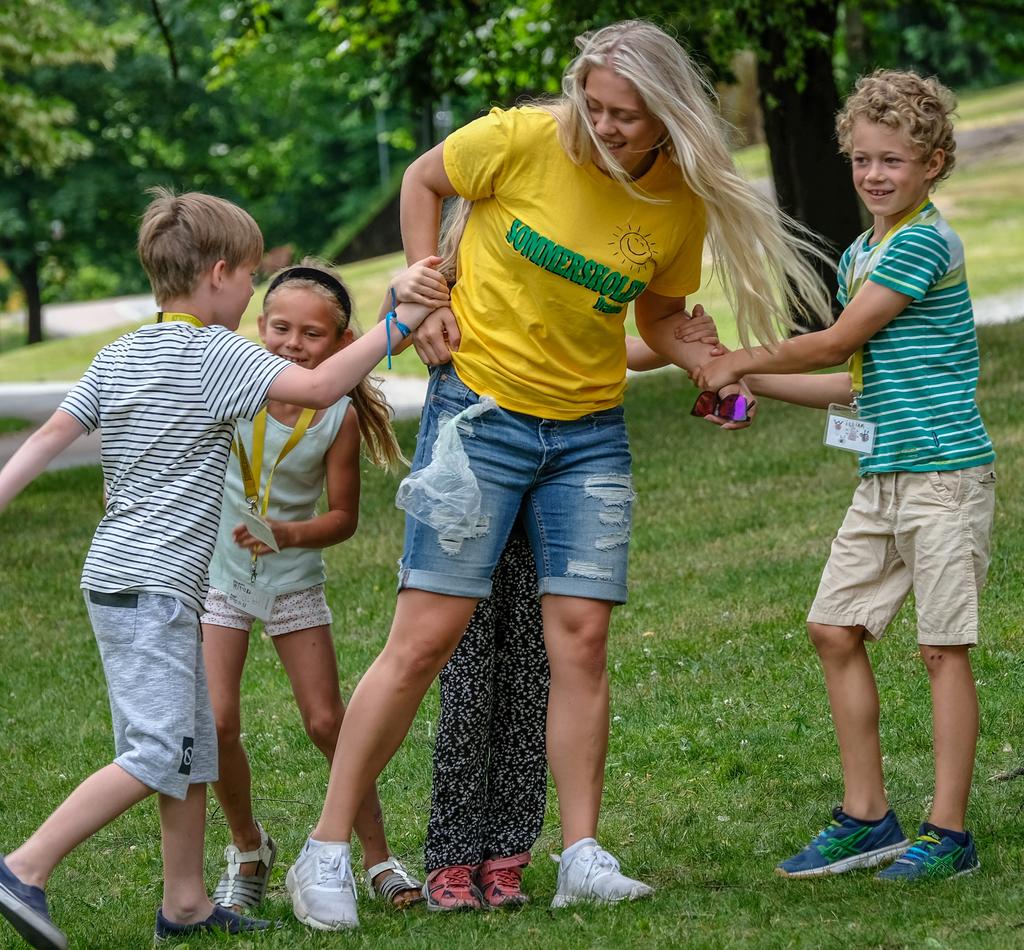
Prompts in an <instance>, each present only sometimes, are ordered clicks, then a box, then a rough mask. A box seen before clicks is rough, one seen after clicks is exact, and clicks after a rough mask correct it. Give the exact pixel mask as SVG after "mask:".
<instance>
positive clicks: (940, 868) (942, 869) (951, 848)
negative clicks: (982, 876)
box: [875, 825, 981, 881]
mask: <svg viewBox="0 0 1024 950" xmlns="http://www.w3.org/2000/svg"><path fill="white" fill-rule="evenodd" d="M963 837H964V841H963V843H962V844H961V843H960V842H958V841H956V840H955V839H954V838H952V837H950V836H949V835H948V834H943V833H942V829H940V828H936V827H934V826H932V825H921V828H920V830H919V831H918V833H917V839H916V840H915V841H914V843H913V845H911V847H910V850H909V851H907V853H906V854H904V855H903V856H902V857H901V858H899V859H898V860H896V861H894V862H893V863H892V864H890V865H889V867H887V868H886V869H885V870H884V871H879V873H878V874H876V875H875V876H876V877H877V878H878V879H879V880H880V881H938V880H942V879H943V878H950V877H960V875H961V874H970V873H971V872H972V871H977V870H978V868H980V867H981V862H980V861H979V860H978V851H977V849H976V848H975V847H974V838H973V837H972V836H971V833H970V832H969V831H965V832H964V834H963Z"/></svg>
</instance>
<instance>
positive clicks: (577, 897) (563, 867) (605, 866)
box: [551, 841, 654, 908]
mask: <svg viewBox="0 0 1024 950" xmlns="http://www.w3.org/2000/svg"><path fill="white" fill-rule="evenodd" d="M552 857H554V855H552ZM556 860H557V861H558V887H557V889H556V890H555V897H554V899H553V900H552V901H551V906H552V908H556V907H568V906H569V905H570V904H576V903H579V902H581V901H587V902H590V903H596V904H617V903H618V902H619V901H635V900H639V899H640V898H641V897H650V896H651V894H653V893H654V889H653V888H652V887H648V885H646V884H644V883H643V881H634V880H633V879H632V878H631V877H626V875H625V874H621V873H619V862H618V861H616V860H615V858H613V857H612V856H611V855H610V854H609V853H608V852H607V851H605V850H604V848H602V847H601V846H600V845H599V844H598V843H597V842H596V841H595V842H594V843H593V844H592V845H584V846H583V847H582V848H580V849H579V850H578V851H577V852H576V854H575V855H573V857H572V859H571V860H570V861H569V863H568V864H566V863H565V861H564V859H560V858H559V859H556Z"/></svg>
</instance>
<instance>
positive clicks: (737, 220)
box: [288, 21, 829, 929]
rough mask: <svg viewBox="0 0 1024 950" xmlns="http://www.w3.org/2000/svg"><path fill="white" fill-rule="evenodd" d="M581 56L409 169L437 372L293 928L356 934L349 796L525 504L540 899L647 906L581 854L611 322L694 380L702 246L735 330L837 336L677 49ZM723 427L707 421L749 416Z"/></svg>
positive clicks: (619, 366) (409, 232) (809, 273)
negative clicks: (449, 231) (539, 774)
mask: <svg viewBox="0 0 1024 950" xmlns="http://www.w3.org/2000/svg"><path fill="white" fill-rule="evenodd" d="M578 44H579V46H580V54H579V55H578V56H577V58H576V59H575V60H573V61H572V63H570V65H569V66H568V68H567V70H566V73H565V76H564V79H563V90H564V95H563V97H562V98H561V99H560V100H558V101H557V102H555V103H551V104H548V105H546V106H543V107H529V108H522V109H511V110H508V111H502V110H493V111H492V112H491V113H490V114H489V115H487V116H485V117H484V118H482V119H479V120H477V121H475V122H472V123H470V124H469V125H468V126H465V127H464V128H462V129H460V130H458V131H457V132H455V133H453V134H452V135H451V136H449V137H448V139H446V140H445V141H444V142H443V143H441V144H440V145H438V146H436V147H435V148H434V149H432V150H431V151H429V152H427V153H426V154H425V155H423V156H421V157H420V158H419V159H418V160H417V161H416V162H414V163H413V164H412V166H410V168H409V171H408V172H407V173H406V177H405V181H404V183H403V188H402V230H403V238H404V241H405V250H406V254H407V257H408V258H409V259H410V260H422V259H425V258H427V257H428V256H429V255H431V254H433V253H434V252H435V250H436V248H437V235H438V223H439V217H440V209H441V203H442V200H443V199H444V198H445V197H446V196H449V195H455V194H458V195H460V196H462V197H463V198H465V199H468V200H469V201H471V202H472V208H471V210H470V211H469V213H468V216H467V217H466V220H465V226H464V230H463V232H462V234H461V241H459V250H458V268H457V280H456V283H455V286H454V288H453V290H452V293H451V300H450V309H448V303H449V301H448V293H447V287H446V286H445V283H444V280H443V279H441V278H440V276H438V277H437V279H436V281H435V282H434V284H433V285H432V284H431V283H430V281H424V286H423V288H422V293H423V296H424V297H425V298H426V299H429V302H430V303H432V304H435V305H437V306H438V307H439V308H440V312H439V314H438V315H436V317H435V318H434V319H433V324H434V329H433V330H427V331H423V333H422V334H421V335H420V337H419V338H418V339H417V346H418V349H419V351H420V354H421V356H424V357H426V358H428V361H438V360H444V362H443V365H440V366H437V367H436V368H435V369H434V371H433V372H432V375H431V381H430V387H429V390H428V397H427V401H426V405H425V407H424V413H423V418H422V421H421V426H420V435H419V440H418V444H417V451H416V456H415V458H414V460H413V474H412V475H411V476H410V479H409V480H407V481H408V484H407V485H404V486H403V490H402V491H401V492H400V498H403V499H405V501H403V504H404V505H406V506H407V510H414V511H416V516H415V517H413V516H410V517H409V518H408V519H407V522H406V541H405V550H404V553H403V556H402V561H401V566H400V570H399V587H400V592H399V595H398V604H397V609H396V613H395V618H394V622H393V625H392V628H391V633H390V636H389V639H388V643H387V645H386V646H385V648H384V650H383V651H382V653H381V654H380V656H379V657H378V658H377V659H376V660H375V661H374V663H373V665H372V666H371V667H370V669H369V670H368V671H367V672H366V674H365V675H364V676H363V678H362V680H361V682H360V683H359V685H358V686H357V688H356V691H355V693H354V694H353V696H352V700H351V703H350V705H349V711H348V714H347V716H346V718H345V722H344V724H343V726H342V732H341V737H340V740H339V754H338V755H337V756H336V757H335V760H334V766H333V768H332V773H331V782H330V785H329V788H328V793H327V799H326V801H325V803H324V809H323V812H322V814H321V818H320V821H319V823H318V825H317V827H316V828H315V829H314V832H313V835H312V838H311V840H310V843H309V845H308V846H307V848H306V849H305V850H304V852H303V854H302V855H301V856H300V858H299V860H298V861H297V863H296V864H295V866H294V867H293V868H292V869H291V870H290V872H289V874H288V888H289V891H290V893H291V895H292V902H293V906H294V908H295V912H296V915H297V916H298V917H299V918H300V919H301V920H303V921H305V922H306V923H308V924H310V925H311V926H315V927H320V928H326V929H341V928H343V927H354V926H357V925H358V916H357V912H356V904H355V890H354V883H353V879H352V874H351V870H350V865H349V862H350V858H349V849H348V841H349V838H350V836H351V831H352V822H353V818H354V816H355V814H356V811H357V809H358V805H359V802H360V801H361V800H362V798H363V797H364V796H365V793H366V790H367V789H368V788H369V783H370V782H371V781H372V779H373V778H374V777H375V776H376V775H377V774H379V772H380V771H381V769H383V767H384V766H385V765H386V764H387V762H388V760H389V759H390V758H391V756H392V755H393V753H394V751H395V750H396V749H397V748H398V746H399V744H400V743H401V741H402V739H403V738H404V736H405V734H406V732H407V731H408V729H409V726H410V724H411V722H412V719H413V717H414V715H415V713H416V709H417V708H418V706H419V703H420V701H421V699H422V697H423V695H424V693H425V692H426V690H427V688H428V687H429V685H430V683H431V682H432V680H433V679H434V677H435V676H436V675H437V672H438V671H439V670H440V669H441V667H442V666H443V665H444V663H445V661H446V660H447V658H448V657H449V656H450V655H451V653H452V651H453V650H454V648H455V646H456V644H457V643H458V642H459V639H460V637H461V636H462V633H463V631H464V630H465V628H466V623H467V621H468V620H469V617H470V615H471V614H472V612H473V608H474V606H475V605H476V603H477V602H478V601H479V600H480V599H482V598H484V597H486V596H487V595H488V594H489V593H490V590H491V573H492V571H493V569H494V566H495V564H496V562H497V560H498V557H499V555H500V554H501V552H502V550H503V548H504V546H505V543H506V539H507V538H508V535H509V532H510V530H511V527H512V524H513V522H514V521H515V519H516V518H517V517H518V516H519V515H520V512H522V513H523V515H524V517H525V522H526V530H527V535H528V537H529V540H530V544H531V547H532V549H533V553H534V557H535V560H536V562H537V574H538V591H539V593H540V595H541V606H542V612H543V620H544V635H545V642H546V646H547V652H548V657H549V660H550V665H551V690H550V700H549V707H548V735H547V745H548V758H549V762H550V766H551V772H552V775H553V776H554V780H555V785H556V787H557V791H558V797H559V805H560V813H561V818H562V833H563V839H564V844H565V850H564V852H563V854H562V857H561V861H560V867H559V872H558V886H557V892H556V894H555V897H554V900H553V902H552V906H554V907H563V906H566V905H569V904H572V903H575V902H578V901H597V902H603V903H614V902H618V901H621V900H631V899H635V898H640V897H644V896H646V895H648V894H650V893H651V888H650V887H649V886H647V885H646V884H644V883H642V882H641V881H638V880H633V879H631V878H629V877H627V876H625V875H623V874H622V873H620V871H619V864H618V862H617V861H616V859H615V858H614V857H612V855H611V854H609V853H608V852H607V851H606V850H604V849H603V848H602V847H601V846H600V845H599V844H598V842H597V840H596V833H597V819H598V812H599V809H600V803H601V790H602V785H603V779H604V760H605V753H606V749H607V742H608V673H607V662H606V652H607V637H608V625H609V620H610V617H611V610H612V607H613V606H614V605H615V604H616V603H622V602H623V601H625V599H626V560H627V553H628V545H629V537H630V529H631V509H632V502H633V497H634V495H633V484H632V476H631V457H630V453H629V446H628V442H627V438H626V429H625V422H624V418H623V410H622V398H623V392H624V390H625V369H626V346H625V342H624V340H625V332H624V319H625V314H626V308H627V305H628V304H629V303H630V302H633V303H634V307H635V315H636V322H637V326H638V328H639V330H640V333H641V335H642V336H643V338H644V340H645V341H646V343H647V344H648V345H649V346H650V347H651V348H652V349H653V350H654V351H656V352H657V353H659V354H660V355H661V356H662V357H664V358H665V359H667V360H669V361H671V362H674V363H676V364H678V365H680V366H682V367H684V368H685V369H691V368H693V367H694V366H695V365H700V364H701V363H702V362H704V361H705V359H706V355H707V354H708V352H709V347H708V345H706V344H701V343H687V342H683V341H682V340H680V339H678V338H677V335H676V330H677V328H678V326H679V324H680V322H681V321H682V320H684V319H685V312H684V311H685V306H686V297H687V295H689V294H692V293H694V292H696V291H697V290H698V288H699V286H700V273H701V254H702V249H703V246H704V241H705V238H706V237H707V238H709V239H710V243H711V249H712V252H713V254H714V256H715V258H716V260H717V261H718V263H720V265H721V268H720V269H721V270H722V272H723V274H724V275H725V277H726V282H727V285H728V286H729V289H730V293H731V295H732V297H733V301H734V303H735V305H736V309H737V312H738V313H739V314H740V315H741V331H742V333H743V334H744V336H746V334H748V333H753V334H754V335H755V336H757V337H758V338H761V339H770V338H771V336H772V329H773V327H774V326H779V325H782V326H786V325H789V322H790V312H791V311H794V310H795V311H797V312H799V311H801V310H803V311H804V312H806V311H808V310H811V311H812V313H813V316H814V317H817V318H820V319H827V314H828V296H829V295H828V291H827V290H826V288H825V287H824V286H823V285H822V284H821V283H820V282H819V281H818V279H817V278H816V276H815V274H814V272H813V270H812V269H811V267H810V266H809V265H808V264H807V262H806V259H805V257H804V256H802V254H803V253H804V252H807V251H809V250H812V248H811V245H810V244H809V243H808V241H807V240H806V239H805V237H804V236H803V235H802V233H801V232H800V231H799V229H798V228H797V227H796V226H795V225H793V224H792V222H787V221H786V220H784V218H783V216H782V215H781V214H780V213H779V212H778V211H777V209H775V208H774V207H773V206H772V205H771V204H770V202H768V201H767V200H766V199H764V198H763V197H761V196H760V195H759V194H758V193H757V192H756V191H755V190H754V189H752V188H751V187H750V186H749V185H748V184H747V183H746V182H744V180H743V179H742V178H741V177H740V176H739V175H738V174H737V173H736V171H735V169H734V168H733V165H732V161H731V159H730V157H729V152H728V148H727V144H726V139H725V136H724V134H723V132H722V128H721V125H720V122H719V119H718V117H717V114H716V112H715V109H714V105H713V103H712V101H711V93H710V91H709V88H708V87H707V85H706V84H705V83H704V81H703V80H702V79H701V77H700V76H699V74H698V72H697V70H696V69H695V67H694V66H693V64H692V63H691V61H690V59H689V58H688V56H687V55H686V53H685V52H684V51H683V50H682V48H681V47H680V46H679V45H678V44H677V43H676V42H675V41H674V40H673V39H671V38H670V37H668V36H667V35H666V34H665V33H663V32H662V31H661V30H659V29H658V28H657V27H654V26H652V25H651V24H649V23H644V22H640V21H630V22H625V23H619V24H615V25H613V26H610V27H606V28H605V29H602V30H598V31H597V32H595V33H592V34H588V35H585V36H583V37H580V38H579V40H578ZM772 275H782V276H783V277H784V279H782V280H779V281H778V282H777V284H776V283H775V282H773V280H772V279H771V278H772ZM420 302H421V303H422V302H424V301H422V300H421V301H420ZM446 339H447V342H446ZM456 343H457V346H456ZM449 360H450V361H449ZM736 402H739V401H736ZM455 416H459V417H460V418H459V419H458V420H457V421H456V422H454V423H453V422H452V421H451V420H452V419H453V418H454V417H455ZM737 416H739V417H738V418H726V417H724V416H722V417H714V418H713V420H712V421H716V422H718V423H719V424H723V425H725V426H728V427H731V428H735V427H738V426H741V425H744V424H746V421H747V420H746V417H745V414H744V413H742V412H740V413H737ZM439 436H440V438H439ZM435 441H437V442H438V443H439V446H438V453H437V456H438V457H437V458H433V457H432V456H434V445H435ZM445 466H447V467H448V468H449V469H450V471H449V472H448V473H447V474H448V476H450V479H449V481H447V482H445V483H444V484H445V485H455V484H461V487H462V488H463V489H466V492H465V501H466V504H465V505H463V506H462V507H461V508H460V507H458V506H455V505H453V504H452V502H453V498H454V495H453V492H452V491H451V490H450V488H442V490H440V491H437V492H435V493H434V494H433V495H432V496H431V500H430V501H428V502H427V503H425V504H421V505H420V506H419V507H416V505H415V504H414V503H413V502H414V501H415V498H416V495H417V492H418V491H421V490H422V491H424V492H425V493H426V494H427V495H430V489H431V488H433V489H437V488H438V487H439V486H440V485H441V483H440V482H436V481H432V477H433V475H434V474H435V473H436V471H437V470H438V468H439V467H441V468H443V467H445ZM467 471H468V475H467ZM467 482H468V484H467ZM477 491H478V492H479V494H478V495H475V494H474V492H477ZM477 498H478V499H479V503H478V504H475V502H476V500H477Z"/></svg>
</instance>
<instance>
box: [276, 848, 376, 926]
mask: <svg viewBox="0 0 1024 950" xmlns="http://www.w3.org/2000/svg"><path fill="white" fill-rule="evenodd" d="M285 885H286V886H287V888H288V893H289V894H290V895H291V898H292V910H294V911H295V916H296V917H297V918H298V919H299V920H300V921H302V923H304V924H306V926H308V927H313V928H315V929H316V930H349V929H351V928H354V927H358V926H359V914H358V913H357V911H356V881H355V878H354V877H353V876H352V862H351V860H350V853H349V846H348V845H347V844H321V845H313V846H310V845H309V844H308V843H307V844H306V846H305V847H304V848H303V849H302V851H301V852H300V853H299V857H298V858H297V859H296V861H295V863H294V864H293V865H292V866H291V867H290V868H289V869H288V876H287V877H286V878H285Z"/></svg>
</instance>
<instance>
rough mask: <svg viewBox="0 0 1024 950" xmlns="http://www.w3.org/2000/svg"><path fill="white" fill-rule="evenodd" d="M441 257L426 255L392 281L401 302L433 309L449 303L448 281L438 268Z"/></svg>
mask: <svg viewBox="0 0 1024 950" xmlns="http://www.w3.org/2000/svg"><path fill="white" fill-rule="evenodd" d="M440 263H441V258H440V257H437V256H436V255H435V256H431V257H425V258H423V260H421V261H416V263H415V264H410V265H409V267H407V268H406V269H405V270H404V271H402V273H400V274H399V275H398V276H397V277H396V278H395V279H394V280H393V281H392V282H391V286H392V287H393V288H394V291H395V296H396V297H397V298H398V301H399V303H418V304H423V306H425V307H430V308H431V309H433V308H435V307H443V306H445V305H446V304H447V303H448V282H447V281H446V280H445V279H444V275H443V274H442V273H441V272H440V271H439V270H437V269H436V268H437V265H438V264H440Z"/></svg>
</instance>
